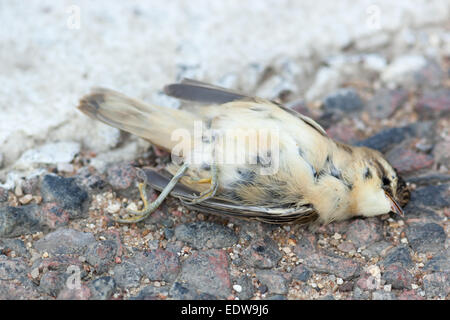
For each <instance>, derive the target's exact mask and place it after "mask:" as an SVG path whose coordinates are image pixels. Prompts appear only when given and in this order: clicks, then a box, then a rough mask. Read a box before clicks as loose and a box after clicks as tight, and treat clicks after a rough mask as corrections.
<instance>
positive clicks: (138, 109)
mask: <svg viewBox="0 0 450 320" xmlns="http://www.w3.org/2000/svg"><path fill="white" fill-rule="evenodd" d="M78 109H79V110H80V111H82V112H83V113H85V114H86V115H88V116H89V117H91V118H93V119H96V120H99V121H101V122H103V123H106V124H108V125H110V126H113V127H115V128H118V129H120V130H123V131H126V132H130V133H132V134H135V135H137V136H140V137H142V138H144V139H146V140H148V141H150V142H151V143H153V144H155V145H157V146H159V147H161V148H163V149H166V150H169V151H170V150H171V149H172V148H173V146H174V145H175V144H176V141H172V140H171V136H172V132H173V131H174V130H176V129H186V130H189V132H192V130H193V126H194V121H195V120H197V117H196V116H195V115H194V114H192V113H189V112H187V111H184V110H177V109H171V108H163V107H158V106H153V105H149V104H146V103H144V102H141V101H138V100H135V99H132V98H129V97H127V96H125V95H123V94H121V93H118V92H116V91H113V90H109V89H103V88H96V89H93V91H92V92H91V93H90V94H88V95H86V96H84V97H83V98H82V99H81V100H80V103H79V105H78Z"/></svg>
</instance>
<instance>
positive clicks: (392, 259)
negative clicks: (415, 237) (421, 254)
mask: <svg viewBox="0 0 450 320" xmlns="http://www.w3.org/2000/svg"><path fill="white" fill-rule="evenodd" d="M381 264H382V265H383V266H384V267H385V268H387V267H389V266H390V265H392V264H398V265H400V266H402V267H404V268H411V267H412V266H413V265H414V262H413V260H412V256H411V249H410V248H409V247H408V246H406V245H401V246H398V247H394V248H392V249H391V250H389V251H388V252H387V254H386V256H385V257H384V259H383V260H382V261H381Z"/></svg>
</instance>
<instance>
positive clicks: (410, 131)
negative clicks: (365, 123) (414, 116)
mask: <svg viewBox="0 0 450 320" xmlns="http://www.w3.org/2000/svg"><path fill="white" fill-rule="evenodd" d="M432 126H433V125H432V123H431V122H417V123H413V124H410V125H407V126H404V127H396V128H389V129H385V130H382V131H380V132H378V133H376V134H375V135H373V136H371V137H369V138H367V139H365V140H362V141H359V142H357V143H355V145H357V146H364V147H368V148H372V149H375V150H378V151H380V152H382V153H386V152H387V151H389V149H391V148H392V147H394V146H397V145H399V144H400V143H401V142H402V141H405V140H406V139H409V138H414V137H418V136H420V137H427V136H428V135H430V134H432V133H433V131H434V130H433V127H432Z"/></svg>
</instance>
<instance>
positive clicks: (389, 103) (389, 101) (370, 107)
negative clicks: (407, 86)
mask: <svg viewBox="0 0 450 320" xmlns="http://www.w3.org/2000/svg"><path fill="white" fill-rule="evenodd" d="M407 98H408V92H407V91H406V90H403V89H395V90H390V89H380V90H378V91H377V92H376V93H375V95H374V96H373V97H372V99H371V100H370V101H369V102H368V104H367V111H368V112H369V114H370V115H371V116H372V117H374V118H376V119H386V118H389V117H390V116H392V115H393V114H394V113H395V112H396V111H397V109H398V108H400V107H401V106H402V105H403V104H404V103H405V102H406V100H407Z"/></svg>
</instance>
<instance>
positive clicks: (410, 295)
mask: <svg viewBox="0 0 450 320" xmlns="http://www.w3.org/2000/svg"><path fill="white" fill-rule="evenodd" d="M413 289H414V288H413ZM415 289H417V288H415ZM398 300H424V298H423V297H421V296H420V295H418V294H417V293H416V291H414V290H404V291H403V292H402V293H400V295H399V296H398Z"/></svg>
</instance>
